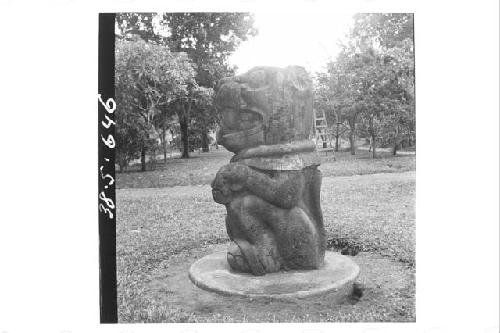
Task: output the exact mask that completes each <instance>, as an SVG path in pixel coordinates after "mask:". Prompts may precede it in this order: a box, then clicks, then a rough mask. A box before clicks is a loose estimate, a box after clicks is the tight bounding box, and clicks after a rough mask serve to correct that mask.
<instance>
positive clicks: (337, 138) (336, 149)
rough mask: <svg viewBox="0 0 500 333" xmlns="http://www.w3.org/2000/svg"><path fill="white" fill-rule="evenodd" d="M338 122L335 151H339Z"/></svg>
mask: <svg viewBox="0 0 500 333" xmlns="http://www.w3.org/2000/svg"><path fill="white" fill-rule="evenodd" d="M339 125H340V124H339V122H338V121H337V133H335V151H336V152H338V151H339V136H340V134H339Z"/></svg>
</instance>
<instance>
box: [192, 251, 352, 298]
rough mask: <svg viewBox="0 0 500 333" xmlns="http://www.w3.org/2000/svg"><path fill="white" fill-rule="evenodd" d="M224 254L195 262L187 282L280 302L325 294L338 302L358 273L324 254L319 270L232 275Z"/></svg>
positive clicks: (344, 258) (347, 263) (335, 255)
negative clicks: (323, 260) (286, 299)
mask: <svg viewBox="0 0 500 333" xmlns="http://www.w3.org/2000/svg"><path fill="white" fill-rule="evenodd" d="M226 255H227V252H226V251H219V252H216V253H213V254H210V255H208V256H205V257H203V258H202V259H200V260H198V261H196V262H195V263H194V264H193V265H192V266H191V268H190V269H189V278H190V279H191V281H192V282H193V283H194V284H195V285H196V286H198V287H200V288H202V289H205V290H208V291H214V292H216V293H219V294H223V295H237V296H246V297H251V298H278V299H282V298H304V297H309V296H318V295H323V294H328V295H329V296H330V295H331V296H334V299H338V300H340V299H342V298H343V297H344V296H346V295H348V294H349V293H350V292H351V290H352V284H353V282H354V280H355V279H356V277H357V276H358V274H359V267H358V265H356V264H355V263H354V262H353V261H352V260H351V259H350V258H349V257H347V256H343V255H340V254H338V253H335V252H326V254H325V265H324V266H323V267H322V268H321V269H317V270H301V271H298V270H291V271H286V272H285V271H281V272H278V273H272V274H266V275H264V276H254V275H251V274H247V273H235V272H233V271H232V270H231V268H230V267H229V265H228V263H227V259H226ZM333 294H334V295H333Z"/></svg>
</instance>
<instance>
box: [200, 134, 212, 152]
mask: <svg viewBox="0 0 500 333" xmlns="http://www.w3.org/2000/svg"><path fill="white" fill-rule="evenodd" d="M208 141H209V140H208V131H207V129H203V130H202V132H201V150H202V152H204V153H208V152H209V151H210V148H209V146H208Z"/></svg>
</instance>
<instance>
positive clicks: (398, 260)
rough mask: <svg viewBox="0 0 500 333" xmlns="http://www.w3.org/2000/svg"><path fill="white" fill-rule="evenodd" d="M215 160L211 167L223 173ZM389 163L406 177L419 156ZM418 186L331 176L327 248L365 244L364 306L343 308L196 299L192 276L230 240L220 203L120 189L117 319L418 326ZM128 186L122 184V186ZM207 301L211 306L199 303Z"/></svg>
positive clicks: (206, 193)
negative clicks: (197, 264) (193, 268)
mask: <svg viewBox="0 0 500 333" xmlns="http://www.w3.org/2000/svg"><path fill="white" fill-rule="evenodd" d="M337 157H338V155H337ZM360 160H361V159H360ZM192 161H196V160H195V159H193V160H192ZM216 161H218V160H217V159H214V161H212V162H211V163H213V164H214V165H212V166H210V167H209V166H207V168H209V169H210V168H217V167H216V166H215V164H217V163H219V162H216ZM346 161H348V159H346ZM354 161H356V162H353V163H351V164H349V162H346V165H349V166H351V167H352V168H351V169H352V170H358V171H357V172H362V171H363V170H380V169H381V168H382V166H381V164H376V163H377V162H378V161H373V164H371V163H372V162H359V163H358V162H357V161H358V160H354ZM384 161H385V162H388V161H390V163H391V164H392V165H393V166H394V165H396V163H400V164H397V165H401V166H402V167H401V168H400V169H397V170H398V171H401V170H404V169H405V168H410V169H411V165H412V164H414V157H412V158H407V157H406V156H405V157H395V158H389V159H384ZM205 162H207V161H205ZM226 162H227V160H224V161H222V163H226ZM192 163H197V162H192ZM325 164H332V165H333V164H335V163H332V162H328V161H327V162H326V163H324V164H323V165H325ZM391 168H392V167H391ZM413 168H414V166H413ZM177 170H182V168H180V169H177ZM207 170H208V169H207ZM327 170H328V171H326V170H324V169H323V173H324V174H325V173H327V172H331V173H330V175H337V172H338V173H340V172H341V170H339V169H336V167H327ZM350 172H351V171H350ZM391 172H392V171H391ZM207 173H208V171H207ZM213 174H214V173H213V172H212V173H211V177H213ZM125 175H126V174H125ZM197 175H198V174H197ZM414 178H415V174H414V172H407V173H401V174H377V175H368V176H359V177H337V178H332V177H328V176H326V177H325V178H324V180H323V186H322V207H323V215H324V220H325V228H326V231H327V234H328V238H329V244H330V245H332V246H333V245H335V244H337V245H338V241H339V240H341V242H342V243H343V244H344V245H353V246H359V247H360V248H361V249H362V251H364V252H362V253H361V254H359V255H358V256H356V257H353V258H354V260H355V261H357V262H358V264H359V265H360V267H361V271H362V273H361V276H360V278H359V280H360V281H361V283H362V284H363V286H364V288H365V293H364V294H365V295H364V296H363V298H361V300H360V301H359V302H357V303H356V304H351V303H349V302H348V303H345V304H341V305H338V306H334V305H332V304H329V303H328V302H324V301H323V302H322V301H314V302H310V303H307V302H305V303H304V302H296V303H293V302H274V303H272V302H264V301H262V302H261V301H259V302H257V301H253V302H252V301H250V300H247V299H238V298H227V297H223V296H218V295H217V294H214V293H207V292H202V291H198V290H197V288H196V287H194V286H192V285H191V284H190V282H189V280H188V278H187V269H188V268H189V265H190V264H191V263H192V262H194V261H195V260H196V258H197V257H199V256H201V255H203V253H204V252H206V251H208V250H210V249H211V247H213V246H217V245H212V244H218V243H226V242H227V241H228V238H227V235H226V231H225V223H224V218H225V208H224V207H223V206H222V205H218V204H216V203H215V202H214V201H213V200H212V197H211V193H210V187H209V186H206V185H203V186H176V187H170V188H158V189H152V188H149V189H123V190H118V191H117V265H118V272H117V277H118V311H119V321H120V322H318V321H334V322H337V321H415V298H414V297H415V281H414V272H415V180H414ZM197 179H198V180H199V179H200V178H197ZM210 180H211V178H210ZM121 181H122V185H123V182H124V179H123V178H122V179H121ZM130 184H134V183H133V182H131V183H130ZM129 187H133V186H129ZM336 242H337V243H336ZM374 258H375V259H374ZM175 267H177V268H175ZM179 267H180V268H179ZM175 269H177V270H179V269H180V270H181V271H182V272H181V273H182V274H180V273H178V274H177V275H178V276H179V277H178V279H177V280H175V281H176V282H175V281H174V282H175V283H174V284H170V285H168V284H166V285H164V286H163V285H161V286H160V287H157V289H152V287H151V285H152V283H154V281H155V279H157V278H158V274H159V273H158V271H160V272H161V273H160V275H161V278H163V279H165V278H168V276H169V275H170V274H174V273H175V272H174V270H175ZM165 272H166V273H165ZM158 288H159V289H158ZM159 291H160V292H159ZM182 293H185V294H182ZM189 293H191V294H189ZM201 293H204V294H203V295H205V296H203V297H204V298H203V297H202V296H199V294H201ZM186 295H187V296H186Z"/></svg>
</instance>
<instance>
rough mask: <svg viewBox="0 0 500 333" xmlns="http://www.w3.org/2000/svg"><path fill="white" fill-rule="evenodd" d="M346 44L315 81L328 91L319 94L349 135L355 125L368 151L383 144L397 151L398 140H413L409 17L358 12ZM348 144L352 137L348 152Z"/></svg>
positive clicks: (410, 16)
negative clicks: (367, 142) (367, 143)
mask: <svg viewBox="0 0 500 333" xmlns="http://www.w3.org/2000/svg"><path fill="white" fill-rule="evenodd" d="M347 40H348V42H347V43H345V44H344V45H342V51H341V52H340V53H339V55H338V56H337V58H336V60H335V61H333V62H331V63H329V64H328V70H327V73H323V74H321V75H319V79H318V80H317V81H318V82H319V84H320V85H322V86H323V88H322V89H323V90H324V89H328V92H324V93H323V94H322V96H325V98H327V99H330V102H329V103H330V108H329V109H328V107H327V110H330V111H329V112H330V113H332V112H334V113H336V114H339V115H340V114H341V115H342V116H343V117H344V118H345V119H346V120H347V123H348V124H349V127H350V137H352V136H353V135H354V131H355V130H356V124H359V125H360V131H359V132H360V133H361V134H363V135H365V136H368V137H369V138H370V139H371V142H372V145H373V147H375V146H376V144H377V142H379V141H382V142H392V144H394V147H395V148H396V147H397V145H398V144H399V143H400V141H401V140H402V138H413V139H414V132H415V104H414V103H415V93H414V78H415V76H414V56H413V16H412V15H409V14H357V15H355V16H354V25H353V27H352V29H351V31H350V33H349V35H348V39H347ZM320 90H321V89H320ZM319 105H320V107H326V106H324V105H325V103H320V104H319ZM332 110H334V111H332ZM353 144H354V140H353V139H351V151H352V152H354V150H353V148H354V147H353ZM375 152H376V150H375V149H373V156H374V157H375V154H376V153H375Z"/></svg>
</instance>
